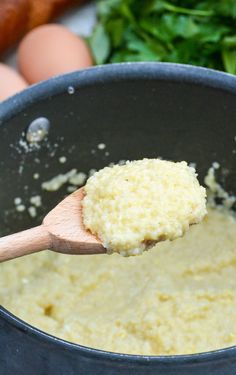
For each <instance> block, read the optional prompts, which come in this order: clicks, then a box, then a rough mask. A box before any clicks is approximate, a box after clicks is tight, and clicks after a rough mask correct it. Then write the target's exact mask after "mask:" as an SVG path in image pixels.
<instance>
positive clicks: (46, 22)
mask: <svg viewBox="0 0 236 375" xmlns="http://www.w3.org/2000/svg"><path fill="white" fill-rule="evenodd" d="M0 60H1V63H0V100H4V99H6V98H8V97H9V96H11V95H13V94H15V93H17V92H19V91H21V90H23V89H25V88H26V87H28V85H31V84H34V83H37V82H40V81H42V80H45V79H48V78H50V77H52V76H55V75H58V74H63V73H67V72H71V71H74V70H79V69H84V68H87V67H90V66H92V65H96V64H107V63H116V62H127V61H157V62H158V61H162V62H163V61H164V62H174V63H184V64H192V65H199V66H204V67H208V68H212V69H217V70H222V71H226V72H228V73H231V74H236V1H235V0H218V1H215V0H214V1H213V0H197V1H196V0H169V1H162V0H98V1H88V0H47V1H42V0H1V1H0Z"/></svg>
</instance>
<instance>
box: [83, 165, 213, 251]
mask: <svg viewBox="0 0 236 375" xmlns="http://www.w3.org/2000/svg"><path fill="white" fill-rule="evenodd" d="M84 190H85V194H86V195H85V198H84V199H83V202H82V204H83V219H84V224H85V227H86V228H87V229H89V230H90V231H91V232H92V233H93V234H95V235H97V236H98V237H99V238H100V239H101V240H102V242H103V244H104V246H105V247H106V248H107V250H108V252H109V253H112V252H118V253H121V254H122V255H136V254H140V253H142V252H143V251H144V250H146V249H147V248H149V247H150V246H153V243H156V242H158V241H161V240H166V239H170V240H174V239H175V238H177V237H181V236H182V235H183V234H184V233H185V232H186V230H188V229H189V226H190V225H191V224H196V223H199V222H200V221H201V220H202V219H203V217H204V216H205V214H206V191H205V189H204V188H203V187H202V186H200V185H199V182H198V180H197V175H196V171H195V169H194V168H192V167H189V166H188V165H187V163H186V162H184V161H183V162H172V161H166V160H160V159H143V160H136V161H132V162H130V161H128V162H126V163H125V164H124V165H114V166H112V167H106V168H104V169H101V170H100V171H98V172H96V173H95V174H94V175H93V176H91V177H90V178H89V179H88V181H87V183H86V185H85V188H84Z"/></svg>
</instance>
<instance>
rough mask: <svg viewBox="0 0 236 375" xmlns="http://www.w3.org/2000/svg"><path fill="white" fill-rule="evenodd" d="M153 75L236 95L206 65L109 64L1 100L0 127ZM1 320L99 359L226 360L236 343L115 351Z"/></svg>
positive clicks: (235, 83)
mask: <svg viewBox="0 0 236 375" xmlns="http://www.w3.org/2000/svg"><path fill="white" fill-rule="evenodd" d="M153 78H155V79H159V80H161V81H166V82H176V83H187V84H193V85H197V86H198V85H199V86H203V87H206V88H211V89H218V90H222V91H225V92H230V93H233V94H235V95H236V77H235V76H233V75H231V74H228V73H224V72H220V71H216V70H212V69H208V68H203V67H196V66H190V65H184V64H174V63H156V62H135V63H119V64H109V65H102V66H96V67H91V68H88V69H84V70H81V71H76V72H72V73H67V74H64V75H60V76H56V77H54V78H51V79H49V80H46V81H43V82H40V83H38V84H35V85H32V86H30V87H29V88H27V89H26V90H24V91H23V92H20V93H18V94H16V95H14V96H12V97H10V98H9V99H7V100H5V101H3V102H2V103H0V126H4V122H6V121H8V120H10V119H11V118H13V117H15V116H16V115H17V114H18V113H19V112H21V111H24V110H26V109H27V107H28V106H30V105H32V104H34V103H36V102H39V101H41V100H44V99H48V98H51V97H53V96H56V95H59V94H61V93H64V92H68V88H69V87H70V86H72V87H74V88H75V90H77V89H80V88H82V87H88V86H91V85H103V84H106V83H107V82H109V83H111V82H114V83H115V82H121V81H124V80H152V79H153ZM68 95H69V93H68ZM0 319H4V320H5V321H7V322H8V323H10V324H11V325H12V326H14V327H15V328H16V329H17V330H20V331H23V332H25V333H27V334H28V335H29V336H31V337H37V338H40V339H41V340H42V341H44V342H48V343H51V344H55V345H57V346H60V347H61V348H62V349H67V350H70V351H80V352H81V354H83V355H84V356H87V357H90V358H91V356H92V357H93V358H97V359H99V360H102V359H103V360H108V359H110V360H113V361H119V362H120V361H122V362H124V361H125V362H126V363H127V362H129V363H137V362H139V363H143V364H144V363H150V364H151V363H156V362H159V363H163V364H168V363H170V362H171V363H173V362H175V364H176V365H178V364H179V365H180V364H181V365H183V364H187V363H193V362H195V363H199V362H211V361H215V360H218V361H220V360H221V359H224V360H225V359H226V358H231V357H233V356H234V357H235V355H236V345H235V346H231V347H227V348H222V349H217V350H212V351H207V352H202V353H195V354H180V355H158V356H149V355H135V354H122V353H115V352H109V351H105V350H100V349H94V348H90V347H86V346H83V345H79V344H75V343H71V342H69V341H66V340H63V339H60V338H57V337H55V336H53V335H50V334H48V333H46V332H43V331H41V330H40V329H38V328H36V327H33V326H31V325H30V324H28V323H26V322H24V321H23V320H21V319H20V318H18V317H16V316H15V315H14V314H12V313H10V312H9V311H7V310H6V309H5V308H3V307H2V306H0Z"/></svg>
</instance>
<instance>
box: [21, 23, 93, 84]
mask: <svg viewBox="0 0 236 375" xmlns="http://www.w3.org/2000/svg"><path fill="white" fill-rule="evenodd" d="M92 63H93V62H92V57H91V54H90V51H89V48H88V46H87V45H86V43H85V42H84V40H83V39H81V38H80V37H78V36H76V35H75V34H73V33H72V32H70V31H69V30H68V29H67V28H66V27H64V26H61V25H57V24H48V25H43V26H39V27H37V28H36V29H34V30H32V31H31V32H29V33H28V34H27V35H26V36H25V37H24V38H23V40H22V41H21V43H20V45H19V49H18V66H19V70H20V72H21V73H22V75H23V76H24V77H25V79H26V80H27V81H28V82H29V83H35V82H38V81H41V80H44V79H48V78H50V77H52V76H55V75H58V74H63V73H68V72H72V71H75V70H78V69H83V68H87V67H89V66H91V65H92Z"/></svg>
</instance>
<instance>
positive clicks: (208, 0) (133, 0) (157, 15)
mask: <svg viewBox="0 0 236 375" xmlns="http://www.w3.org/2000/svg"><path fill="white" fill-rule="evenodd" d="M97 13H98V23H97V25H96V27H95V29H94V31H93V35H92V37H91V38H90V46H91V49H92V52H93V55H94V59H95V61H96V63H97V64H104V63H109V62H122V61H167V62H177V63H185V64H194V65H201V66H206V67H210V68H213V69H219V70H225V71H227V72H229V73H233V74H236V0H217V1H216V0H169V1H164V0H99V1H98V2H97Z"/></svg>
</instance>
